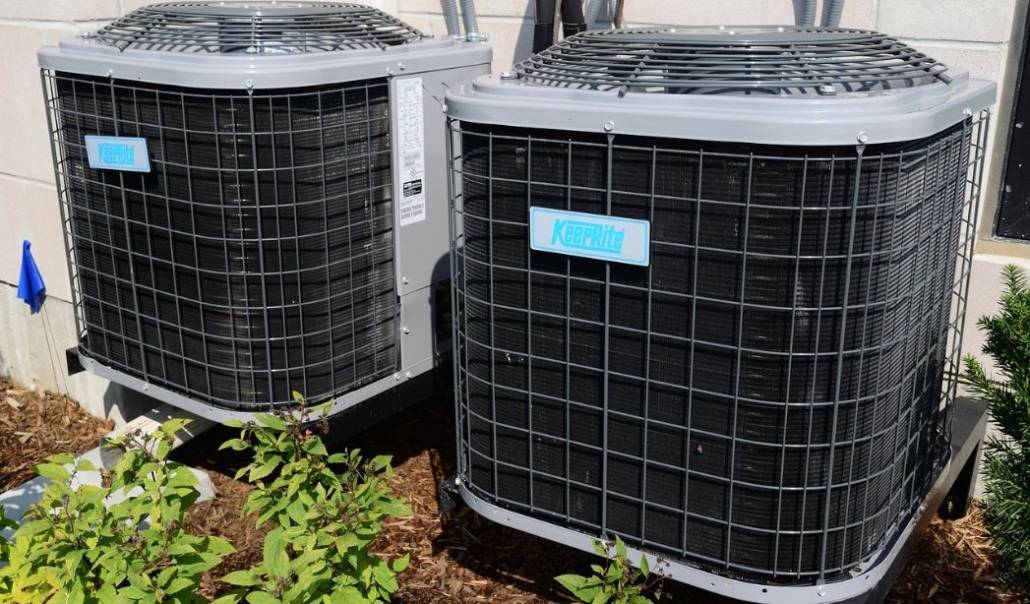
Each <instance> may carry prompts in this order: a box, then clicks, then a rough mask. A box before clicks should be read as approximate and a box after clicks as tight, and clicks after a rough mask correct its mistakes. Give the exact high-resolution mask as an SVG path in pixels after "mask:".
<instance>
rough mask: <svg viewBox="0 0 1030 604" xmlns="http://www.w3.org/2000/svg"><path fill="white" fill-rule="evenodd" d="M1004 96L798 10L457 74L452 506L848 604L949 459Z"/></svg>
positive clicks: (453, 111) (737, 587)
mask: <svg viewBox="0 0 1030 604" xmlns="http://www.w3.org/2000/svg"><path fill="white" fill-rule="evenodd" d="M994 95H995V86H994V85H993V84H991V83H988V82H982V81H977V80H974V79H971V78H970V77H969V76H968V74H966V73H962V72H957V71H955V70H951V69H947V68H946V67H945V66H944V65H942V64H940V63H938V62H937V61H935V60H933V59H932V58H930V57H928V56H926V55H923V54H921V53H919V52H917V51H916V50H914V49H912V48H910V47H908V46H906V45H905V44H903V43H901V42H900V41H898V40H897V39H895V38H892V37H890V36H886V35H882V34H879V33H876V32H869V31H857V30H846V29H829V28H798V27H781V28H774V27H757V28H722V29H714V28H712V29H708V28H676V29H671V28H669V29H628V30H617V31H604V32H588V33H584V34H580V35H576V36H573V37H571V38H569V39H566V40H565V41H563V42H562V43H560V44H558V45H556V46H553V47H552V48H550V49H548V50H546V51H544V52H542V53H540V54H537V55H535V56H533V57H531V58H530V59H528V60H526V61H524V62H522V63H520V64H518V65H516V67H515V69H514V71H512V72H505V73H502V74H499V75H493V76H483V77H480V78H477V79H475V80H474V81H473V82H471V83H469V84H467V85H466V86H464V87H462V88H461V89H460V90H452V91H451V92H450V93H449V94H448V97H447V107H448V115H449V117H450V118H451V119H452V130H453V137H452V152H453V157H452V172H453V179H454V184H453V186H454V193H455V195H454V201H453V204H454V214H453V216H454V223H453V225H452V233H453V236H454V242H453V256H452V257H453V262H454V268H453V271H454V275H455V276H454V297H455V302H454V308H455V342H456V354H455V365H456V368H455V380H456V390H457V392H456V398H457V414H458V417H457V428H458V459H459V468H458V470H459V476H458V478H459V483H460V489H461V495H462V497H463V499H464V500H465V502H467V503H468V504H469V505H470V506H472V507H473V508H474V509H476V510H477V511H479V512H480V513H482V514H485V515H487V516H489V517H491V518H493V519H494V520H497V521H499V522H502V523H506V524H509V525H511V526H514V527H517V528H520V529H523V530H526V531H530V532H534V533H536V534H539V535H542V536H545V537H548V538H550V539H554V540H556V541H560V542H563V543H568V544H572V545H575V546H577V547H580V548H583V549H587V550H589V548H590V539H591V538H603V539H610V538H612V537H613V536H614V535H619V536H621V537H622V538H623V539H624V540H625V541H626V542H627V543H628V544H630V545H631V546H632V547H633V548H636V549H637V550H639V551H640V552H645V553H647V554H648V555H650V556H652V558H661V559H663V560H664V561H666V562H668V563H669V570H668V572H669V573H670V574H671V575H672V576H673V577H674V578H676V579H677V580H679V581H683V582H686V583H690V584H693V585H696V586H699V587H702V588H704V589H708V590H711V591H714V592H717V593H720V594H722V595H725V596H729V597H732V598H735V599H741V600H747V601H752V602H767V603H773V602H860V601H863V602H864V601H866V600H865V597H866V596H867V595H868V594H869V593H870V592H871V591H872V590H874V588H875V586H876V585H877V584H878V581H879V579H880V578H882V577H884V576H885V575H886V574H887V573H888V569H889V568H890V567H891V566H892V561H893V560H895V559H897V556H898V552H899V551H900V548H902V546H903V543H904V541H905V538H906V536H907V535H909V534H910V533H911V532H912V530H913V527H914V525H915V523H916V522H917V521H918V520H919V519H920V518H921V517H922V511H923V510H922V507H923V506H925V505H926V501H928V499H927V498H928V497H930V496H931V494H932V493H934V492H935V489H937V488H939V485H940V481H941V480H943V479H942V477H943V476H945V475H949V476H950V475H951V474H950V473H951V472H952V470H953V468H954V466H955V464H958V465H962V464H963V463H965V459H964V458H963V459H961V460H958V459H954V458H953V457H954V455H953V452H952V432H953V425H954V423H953V417H954V415H955V413H956V403H955V401H956V389H955V388H956V386H955V381H954V379H953V376H954V375H956V374H957V373H958V372H959V371H960V366H959V349H960V346H961V333H960V326H961V325H962V317H963V316H964V312H965V300H966V292H967V289H968V276H969V265H970V264H969V263H970V259H971V255H972V247H971V245H972V238H973V231H974V222H975V218H976V211H977V207H976V206H977V202H978V199H979V196H980V179H981V176H982V170H983V161H984V155H985V140H986V136H987V107H988V106H990V105H991V104H992V103H993V101H994ZM956 269H957V270H956ZM948 376H951V377H948ZM980 417H982V413H981V415H980ZM978 425H980V426H981V428H979V430H980V433H979V438H982V423H981V424H978ZM973 441H975V438H974V439H973ZM973 441H970V442H973ZM963 442H966V441H963ZM963 446H965V445H963ZM970 446H971V447H975V442H973V444H972V445H970ZM963 450H964V451H968V450H969V448H968V447H967V448H966V449H963ZM964 455H966V454H964ZM966 456H968V455H966Z"/></svg>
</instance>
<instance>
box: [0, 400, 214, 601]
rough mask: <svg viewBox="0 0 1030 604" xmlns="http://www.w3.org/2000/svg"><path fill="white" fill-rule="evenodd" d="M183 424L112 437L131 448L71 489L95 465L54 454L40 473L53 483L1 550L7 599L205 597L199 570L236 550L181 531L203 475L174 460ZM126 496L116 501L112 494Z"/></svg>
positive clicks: (175, 422) (0, 574)
mask: <svg viewBox="0 0 1030 604" xmlns="http://www.w3.org/2000/svg"><path fill="white" fill-rule="evenodd" d="M186 422H187V420H173V421H170V422H166V423H165V424H164V425H162V426H161V428H160V430H158V431H157V432H156V433H155V434H153V435H146V436H141V435H139V434H132V435H130V436H129V437H127V438H124V439H121V440H119V441H116V442H114V443H113V444H114V445H115V446H121V447H124V448H125V449H126V451H125V453H124V455H122V457H121V458H120V459H119V461H118V462H117V464H116V465H115V467H114V469H113V470H112V471H110V472H105V473H104V474H103V481H102V486H91V485H81V486H78V487H77V488H73V487H72V486H71V485H72V480H73V478H74V477H75V475H76V474H77V473H78V472H86V471H90V472H92V471H96V468H95V467H94V466H93V464H92V463H89V462H87V461H78V462H76V461H75V459H74V457H73V456H72V455H71V454H63V455H55V456H53V457H50V458H49V459H48V462H47V463H44V464H41V465H39V466H37V467H36V472H37V473H38V474H39V475H40V476H42V477H44V478H46V479H48V480H49V481H50V483H49V484H48V485H47V486H46V488H45V489H44V491H43V495H42V497H41V499H40V500H39V502H38V503H36V504H35V505H33V506H32V507H31V508H30V510H29V511H28V513H26V515H25V517H24V518H23V521H22V524H21V526H20V527H18V529H17V531H15V533H14V538H13V542H12V543H11V544H10V547H9V548H7V547H5V546H0V547H3V549H4V551H3V554H4V555H6V556H8V557H9V561H10V565H9V566H7V567H5V568H3V569H0V585H3V587H4V588H5V589H6V591H7V593H8V594H9V597H10V598H11V600H10V601H14V602H25V603H36V602H40V603H42V602H62V603H65V602H67V603H70V604H87V603H88V604H108V603H111V602H174V603H185V602H203V601H205V600H204V599H203V598H202V597H201V596H199V595H198V593H197V589H198V586H199V584H200V578H201V575H202V574H203V573H204V571H206V570H208V569H211V568H213V567H215V566H216V565H218V564H219V563H220V562H221V561H222V556H223V555H224V554H227V553H230V552H232V551H233V548H232V547H231V546H230V545H229V544H228V543H226V542H225V541H223V540H221V539H218V538H216V537H195V536H193V535H190V534H189V533H187V532H186V531H185V530H183V528H182V524H183V521H184V520H185V519H186V516H187V512H188V510H189V508H190V506H191V505H193V503H194V502H195V501H196V500H197V497H199V495H200V493H199V491H198V490H197V478H196V476H194V475H193V473H192V472H191V471H190V470H189V468H187V467H185V466H183V465H182V464H179V463H175V462H170V461H168V453H169V452H170V451H171V448H172V442H173V440H174V436H175V433H176V432H177V431H178V430H180V429H181V428H182V427H183V426H184V425H185V424H186ZM119 494H120V495H122V496H124V499H122V500H121V501H117V502H116V501H115V500H114V499H111V496H112V495H119Z"/></svg>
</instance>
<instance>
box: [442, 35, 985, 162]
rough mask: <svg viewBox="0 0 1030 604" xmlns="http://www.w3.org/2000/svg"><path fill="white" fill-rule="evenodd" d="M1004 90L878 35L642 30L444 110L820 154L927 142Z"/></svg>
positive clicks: (458, 97)
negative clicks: (802, 148) (844, 147)
mask: <svg viewBox="0 0 1030 604" xmlns="http://www.w3.org/2000/svg"><path fill="white" fill-rule="evenodd" d="M995 94H996V86H995V84H994V83H992V82H986V81H981V80H974V79H971V78H970V77H969V74H968V73H966V72H957V71H953V70H950V69H948V68H947V67H946V66H945V65H943V64H941V63H939V62H937V61H935V60H934V59H933V58H931V57H928V56H927V55H924V54H922V53H920V52H918V51H917V50H915V49H913V48H911V47H909V46H907V45H906V44H904V43H902V42H900V41H899V40H897V39H896V38H893V37H890V36H887V35H884V34H880V33H877V32H872V31H863V30H853V29H839V28H821V27H805V26H800V27H798V26H783V27H776V26H764V27H705V28H700V27H695V28H664V29H659V28H637V29H622V30H609V31H592V32H586V33H582V34H579V35H576V36H573V37H571V38H568V39H566V40H564V41H562V42H561V43H559V44H557V45H555V46H552V47H551V48H549V49H547V50H545V51H543V52H541V53H539V54H536V55H533V56H532V57H530V58H529V59H527V60H525V61H523V62H521V63H519V64H517V65H516V66H515V67H514V70H513V71H511V72H504V73H502V74H499V75H491V76H484V77H481V78H478V79H476V80H475V81H473V82H471V83H469V84H467V85H466V86H464V87H463V88H462V89H460V90H455V91H452V92H451V93H450V94H449V95H448V103H447V104H448V113H449V115H450V116H451V117H454V118H456V119H460V120H469V121H474V122H481V123H497V124H502V125H510V126H520V127H539V128H551V129H561V130H575V131H587V132H590V131H602V132H614V133H622V134H635V135H643V136H662V137H675V138H689V139H696V140H710V141H723V142H751V143H760V144H791V145H808V146H812V145H839V144H855V143H860V144H861V143H885V142H898V141H905V140H914V139H919V138H922V137H925V136H929V135H931V134H933V133H935V132H939V131H940V130H943V129H944V128H947V127H949V126H951V125H954V124H956V123H958V122H961V121H962V120H963V119H965V118H966V117H968V116H970V115H972V114H974V113H976V112H979V111H982V110H983V109H985V108H987V107H988V106H990V105H991V104H992V103H993V102H994V99H995Z"/></svg>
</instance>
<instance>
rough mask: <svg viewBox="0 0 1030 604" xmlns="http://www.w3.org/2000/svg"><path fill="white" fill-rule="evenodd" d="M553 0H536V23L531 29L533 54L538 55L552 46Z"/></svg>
mask: <svg viewBox="0 0 1030 604" xmlns="http://www.w3.org/2000/svg"><path fill="white" fill-rule="evenodd" d="M554 6H555V0H536V14H535V19H536V23H535V25H534V27H533V52H534V53H538V52H540V51H542V50H545V49H547V48H548V47H549V46H551V44H554Z"/></svg>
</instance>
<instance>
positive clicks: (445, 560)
mask: <svg viewBox="0 0 1030 604" xmlns="http://www.w3.org/2000/svg"><path fill="white" fill-rule="evenodd" d="M109 429H110V425H109V424H107V423H105V422H102V421H99V420H96V419H94V418H91V417H89V416H88V415H86V414H85V413H83V412H82V411H81V410H80V409H79V408H78V406H77V405H76V404H75V403H74V402H73V401H71V400H70V399H68V398H67V397H64V396H60V395H54V394H51V393H46V392H40V391H36V390H32V389H27V388H22V387H19V386H16V385H14V384H11V383H9V382H5V381H2V380H0V491H2V490H6V489H8V488H10V487H11V486H14V485H16V484H19V483H20V482H23V481H24V480H27V479H28V478H31V476H32V472H31V467H32V465H34V464H36V463H39V462H40V461H42V460H43V459H44V458H45V457H46V455H49V454H53V453H57V452H61V451H74V452H83V451H85V450H87V449H90V448H92V447H93V446H95V445H96V443H97V438H98V437H99V436H100V435H102V434H104V433H105V432H107V431H108V430H109ZM453 433H454V432H453V416H452V415H451V413H450V410H449V408H448V403H447V402H442V401H428V402H425V403H422V404H420V405H416V406H415V407H413V408H411V409H409V410H408V411H406V412H404V413H401V414H400V415H398V416H395V417H394V418H392V419H389V420H387V421H385V422H383V423H381V424H379V425H378V426H376V427H373V428H372V429H370V430H367V431H365V432H363V433H361V434H359V435H357V436H355V437H353V438H351V439H348V440H347V441H346V442H344V443H340V444H338V445H336V446H335V448H337V449H342V448H344V447H349V448H355V447H357V448H360V449H361V450H362V451H363V452H365V453H366V454H367V455H381V454H387V455H392V456H393V463H394V466H395V479H394V481H393V483H392V488H393V489H394V490H395V491H396V492H397V493H398V494H400V495H403V496H404V497H406V498H407V499H408V501H409V502H410V503H411V505H412V508H413V510H414V512H415V513H414V515H413V516H412V517H410V518H401V519H396V520H392V521H390V522H389V523H388V524H387V525H386V527H385V531H384V534H383V536H382V537H381V538H380V540H379V541H378V542H377V543H376V544H375V546H376V547H375V549H376V550H377V551H379V552H380V553H382V554H384V555H386V556H389V557H391V558H392V557H395V556H401V555H403V554H405V553H408V554H411V559H412V562H411V566H410V567H409V569H408V570H407V571H405V573H404V574H403V575H402V576H401V581H400V582H401V589H400V591H399V592H398V593H397V594H396V595H395V598H394V601H395V602H398V603H403V604H430V603H437V602H454V603H460V604H471V603H479V602H507V603H512V604H544V603H553V602H569V601H571V600H570V599H569V598H568V597H566V596H565V594H563V593H562V592H561V590H560V588H559V586H558V585H557V584H556V583H555V581H554V580H553V577H554V576H556V575H559V574H562V573H566V572H578V573H586V572H588V568H589V564H590V563H592V562H594V561H595V559H594V558H593V557H592V556H589V555H587V554H583V553H581V552H578V551H574V550H572V549H570V548H568V547H565V546H562V545H559V544H555V543H552V542H550V541H545V540H543V539H540V538H537V537H534V536H532V535H527V534H524V533H521V532H519V531H515V530H512V529H509V528H506V527H503V526H500V525H498V524H494V523H492V522H490V521H488V520H485V519H483V518H482V517H480V516H478V515H476V514H475V513H473V512H471V511H469V510H467V509H459V510H458V511H457V512H455V513H454V514H452V515H450V516H449V517H448V518H447V519H446V520H445V519H442V518H441V516H440V514H439V504H438V501H437V493H438V487H439V485H440V484H441V482H442V481H443V480H444V479H445V478H447V477H448V476H451V475H452V474H453V472H454V439H453ZM233 435H234V432H233V431H232V430H230V429H228V428H221V427H219V428H215V429H213V430H211V431H209V432H207V433H206V434H203V435H201V436H200V437H199V438H198V439H195V440H194V441H192V442H191V443H190V444H189V445H188V446H187V447H185V448H184V449H183V450H181V451H180V452H178V453H177V457H178V458H179V459H181V460H182V461H184V462H186V463H190V464H191V465H194V466H197V467H202V468H205V469H207V470H209V472H210V473H211V476H212V480H213V481H214V483H215V486H216V488H217V490H218V492H219V496H218V497H217V498H216V499H214V500H212V501H207V502H202V503H200V504H198V505H197V507H196V508H195V509H194V510H193V513H192V518H191V520H190V523H189V527H190V530H192V531H194V532H197V533H206V534H215V535H219V536H221V537H223V538H225V539H227V540H228V541H230V542H231V543H233V545H234V546H235V547H236V548H237V553H236V554H234V555H232V556H230V557H229V558H228V559H227V560H226V562H225V563H223V565H222V566H221V567H220V568H218V569H215V571H213V573H210V574H209V576H207V577H205V580H204V583H203V585H202V589H203V592H204V594H205V595H207V596H214V595H215V594H217V593H221V592H224V591H225V589H226V586H225V585H224V584H221V583H219V582H217V580H216V577H217V576H220V575H222V574H225V573H227V572H230V571H232V570H237V569H241V568H247V567H249V566H251V565H253V564H255V563H257V562H258V561H259V560H260V558H261V542H262V538H263V535H264V532H263V531H261V530H258V529H256V528H255V526H254V523H253V520H252V519H241V517H240V509H241V508H242V505H243V502H244V500H245V499H246V495H247V492H248V488H247V486H246V485H244V484H241V483H239V482H236V481H234V480H233V479H232V476H233V474H234V473H235V470H236V468H238V467H239V466H240V465H241V464H242V463H243V461H244V460H243V459H241V458H239V457H238V456H235V457H234V454H231V453H229V452H218V451H217V448H218V444H220V443H221V442H223V441H224V440H226V439H227V438H230V437H232V436H233ZM227 453H228V454H227ZM666 588H667V589H668V591H669V592H670V594H671V596H672V597H671V601H672V602H689V603H690V604H703V603H705V602H708V601H709V599H708V598H706V597H704V596H703V595H702V594H699V593H697V592H695V591H693V590H689V589H685V588H682V587H681V586H678V585H676V584H673V583H670V582H667V583H666ZM1026 601H1030V600H1027V599H1024V598H1019V597H1016V596H1012V595H1006V594H1005V593H1003V591H1002V590H1001V589H1000V588H999V586H998V583H997V578H996V575H995V570H994V566H993V561H992V559H991V554H990V549H989V547H988V539H987V534H986V530H985V528H984V524H983V515H982V511H981V509H980V508H979V507H975V508H974V509H973V510H972V512H971V513H970V514H969V515H968V516H966V517H965V518H963V519H961V520H957V521H951V522H949V521H944V520H940V519H937V520H934V522H933V523H932V524H931V526H930V528H929V530H928V531H927V533H926V535H925V537H924V538H923V539H922V541H921V542H920V543H919V545H918V546H917V547H916V548H915V549H914V550H913V553H912V555H911V557H910V562H909V564H908V566H906V568H905V570H904V571H903V573H902V575H901V577H899V579H898V581H897V583H896V585H895V587H894V589H893V590H892V591H891V593H890V595H889V596H888V598H887V602H888V603H889V604H902V603H910V602H934V603H940V604H959V603H964V604H1015V603H1018V602H1026Z"/></svg>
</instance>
